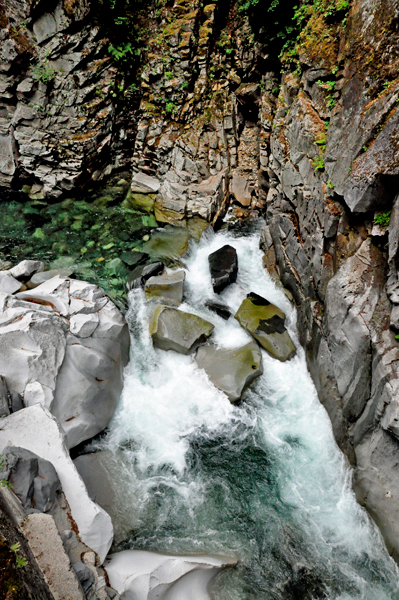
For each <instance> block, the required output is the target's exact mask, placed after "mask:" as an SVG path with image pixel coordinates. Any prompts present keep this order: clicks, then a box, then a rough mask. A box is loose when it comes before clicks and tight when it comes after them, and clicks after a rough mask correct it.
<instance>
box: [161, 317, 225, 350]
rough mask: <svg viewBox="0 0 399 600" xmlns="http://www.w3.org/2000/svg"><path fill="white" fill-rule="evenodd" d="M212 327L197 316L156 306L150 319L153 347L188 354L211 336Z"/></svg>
mask: <svg viewBox="0 0 399 600" xmlns="http://www.w3.org/2000/svg"><path fill="white" fill-rule="evenodd" d="M213 329H214V326H213V325H212V323H209V321H205V319H202V318H201V317H197V315H193V314H191V313H186V312H183V311H181V310H177V309H176V308H168V307H167V306H158V307H157V308H156V309H155V311H154V314H153V316H152V319H151V323H150V333H151V336H152V341H153V342H154V346H156V347H157V348H161V349H162V350H174V351H175V352H180V354H190V353H191V352H194V350H195V349H196V348H197V347H198V346H199V345H200V344H202V343H203V342H205V341H206V340H207V339H208V337H209V336H210V335H211V333H212V331H213Z"/></svg>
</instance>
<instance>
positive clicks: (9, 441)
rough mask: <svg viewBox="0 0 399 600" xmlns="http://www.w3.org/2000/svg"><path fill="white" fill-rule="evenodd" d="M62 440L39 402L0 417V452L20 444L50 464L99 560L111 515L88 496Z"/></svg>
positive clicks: (106, 545) (108, 534) (109, 534)
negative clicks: (7, 415)
mask: <svg viewBox="0 0 399 600" xmlns="http://www.w3.org/2000/svg"><path fill="white" fill-rule="evenodd" d="M65 441H66V440H65V434H64V432H63V431H62V429H61V428H60V425H59V423H58V421H57V419H56V418H55V417H54V416H53V415H51V414H50V413H49V411H48V410H46V409H45V408H43V407H42V406H40V405H35V406H31V407H30V408H26V409H25V410H21V411H19V412H17V413H15V414H12V415H10V416H9V417H5V418H3V419H1V420H0V453H2V452H3V451H4V449H5V448H6V447H7V446H17V447H23V448H25V449H26V450H30V451H31V452H33V453H34V454H36V455H37V456H39V457H40V458H42V459H44V460H46V461H49V462H50V463H51V464H52V465H53V466H54V468H55V471H56V473H57V475H58V478H59V480H60V482H61V486H62V490H63V492H64V494H65V497H66V499H67V500H68V503H69V507H70V510H71V514H72V518H73V519H74V521H75V524H76V526H77V529H78V530H79V536H80V538H81V540H82V541H83V542H84V543H85V544H87V546H89V548H91V549H92V550H94V551H95V552H97V554H98V556H99V558H100V560H101V562H103V560H104V559H105V557H106V555H107V553H108V550H109V548H110V546H111V543H112V539H113V527H112V522H111V518H110V517H109V515H108V514H107V513H106V512H105V511H104V510H103V509H102V508H100V507H99V506H98V505H97V504H95V503H94V502H92V500H90V498H89V496H88V493H87V490H86V487H85V485H84V483H83V481H82V479H81V477H80V475H79V474H78V472H77V470H76V468H75V466H74V464H73V462H72V459H71V457H70V456H69V452H68V448H67V446H66V444H65ZM32 516H34V515H32Z"/></svg>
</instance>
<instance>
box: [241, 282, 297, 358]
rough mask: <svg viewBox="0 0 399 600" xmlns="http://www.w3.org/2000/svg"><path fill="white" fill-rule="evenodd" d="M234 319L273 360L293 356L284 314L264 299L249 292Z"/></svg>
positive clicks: (292, 347) (291, 342) (294, 349)
mask: <svg viewBox="0 0 399 600" xmlns="http://www.w3.org/2000/svg"><path fill="white" fill-rule="evenodd" d="M235 318H236V319H237V321H238V322H239V323H240V325H241V326H242V327H244V329H246V330H247V331H248V332H249V333H250V334H251V335H252V336H253V337H254V338H255V339H256V340H257V341H258V342H259V344H260V345H261V346H262V347H263V348H264V349H265V350H267V352H268V353H269V354H270V355H271V356H273V358H277V359H278V360H281V361H286V360H290V359H291V358H292V357H293V356H295V353H296V348H295V345H294V342H293V341H292V339H291V337H290V335H289V333H288V331H287V329H286V327H285V314H284V313H283V311H282V310H280V309H279V308H278V307H277V306H274V304H271V303H270V302H269V301H268V300H266V299H265V298H262V297H261V296H258V294H255V293H253V292H251V293H250V294H248V296H247V297H246V299H245V300H244V301H243V303H242V304H241V306H240V308H239V309H238V311H237V313H236V314H235Z"/></svg>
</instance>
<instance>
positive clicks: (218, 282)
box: [208, 245, 238, 294]
mask: <svg viewBox="0 0 399 600" xmlns="http://www.w3.org/2000/svg"><path fill="white" fill-rule="evenodd" d="M208 261H209V269H210V272H211V278H212V287H213V291H214V292H215V293H216V294H220V292H221V291H222V290H224V288H225V287H227V286H228V285H229V283H234V282H235V281H236V279H237V273H238V261H237V252H236V249H235V248H233V247H232V246H229V245H226V246H223V248H219V250H216V252H212V254H210V255H209V256H208Z"/></svg>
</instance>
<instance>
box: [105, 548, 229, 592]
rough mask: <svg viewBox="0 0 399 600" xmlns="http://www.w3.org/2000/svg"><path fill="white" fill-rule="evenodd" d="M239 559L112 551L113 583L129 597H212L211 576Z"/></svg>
mask: <svg viewBox="0 0 399 600" xmlns="http://www.w3.org/2000/svg"><path fill="white" fill-rule="evenodd" d="M236 563H237V559H235V558H231V557H225V556H169V555H165V554H157V553H155V552H148V551H146V550H124V551H122V552H117V553H115V554H110V555H109V557H108V558H107V561H106V564H105V568H106V570H107V573H108V577H109V580H110V584H111V585H112V587H113V588H114V589H116V590H117V591H118V593H119V594H121V597H122V598H126V600H128V599H129V600H130V599H132V600H133V599H134V600H149V598H156V599H157V600H182V599H183V598H184V599H185V600H186V599H187V600H191V599H192V600H194V599H195V600H211V592H210V586H211V580H212V579H213V577H214V576H215V575H216V574H217V573H219V572H220V570H221V569H222V568H224V567H229V566H234V565H235V564H236Z"/></svg>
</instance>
